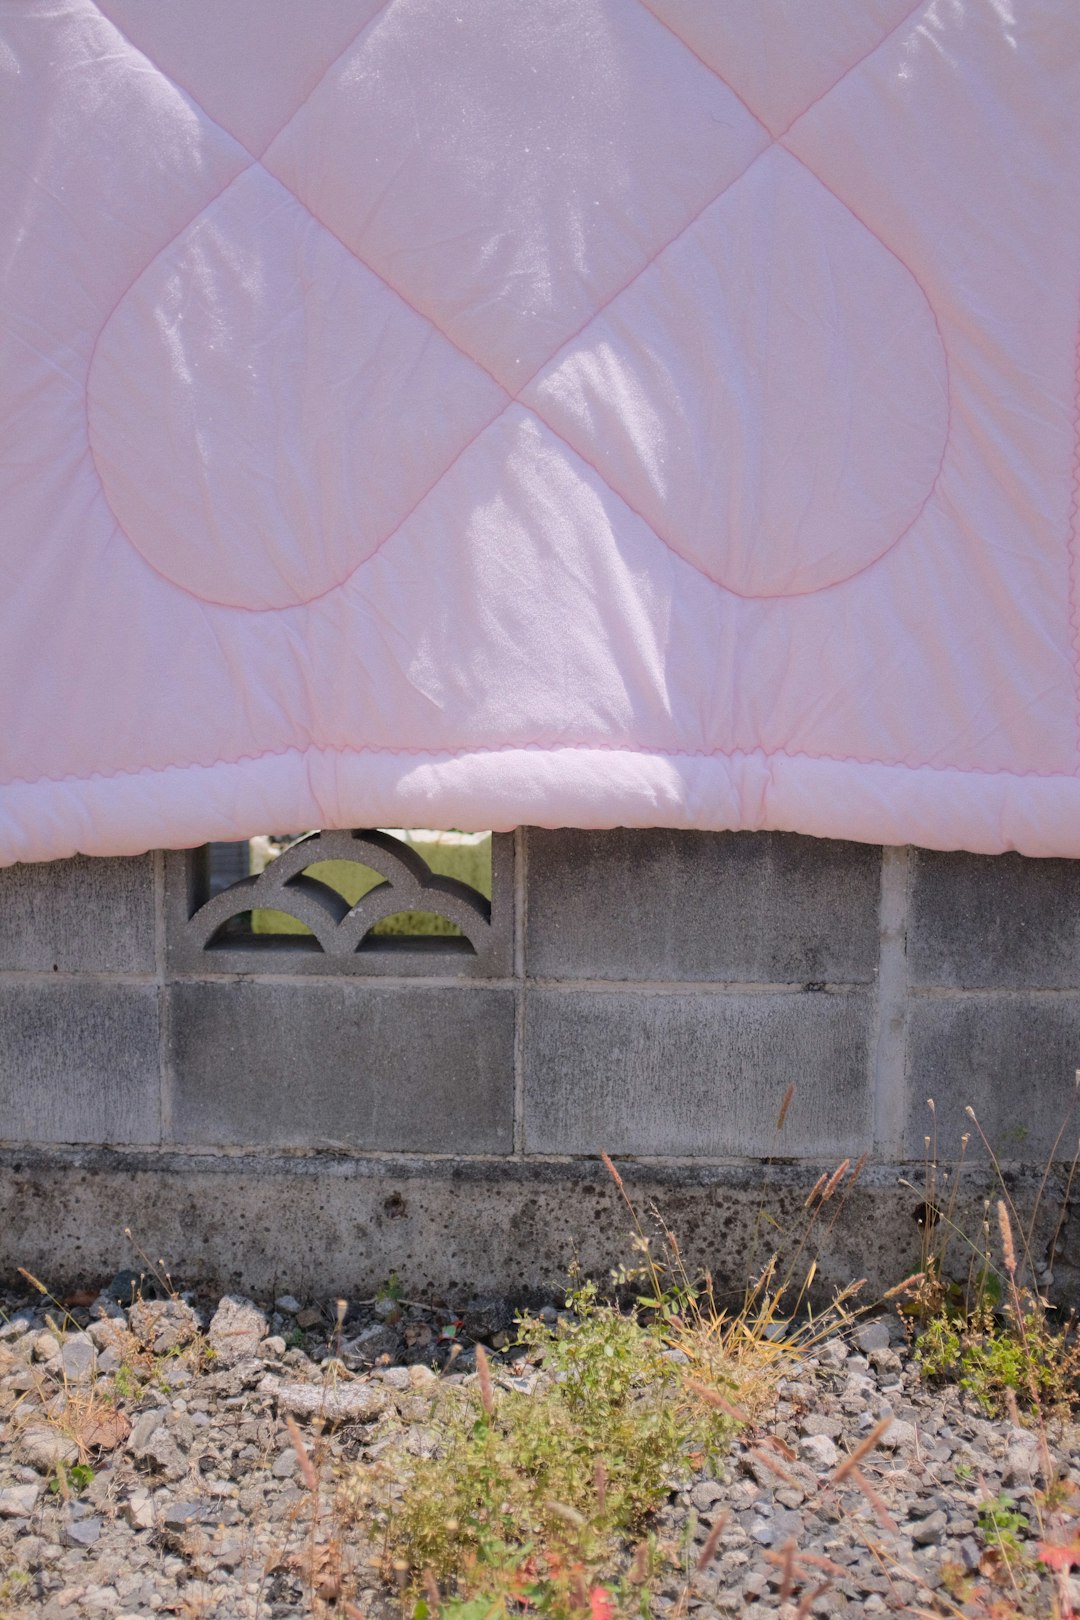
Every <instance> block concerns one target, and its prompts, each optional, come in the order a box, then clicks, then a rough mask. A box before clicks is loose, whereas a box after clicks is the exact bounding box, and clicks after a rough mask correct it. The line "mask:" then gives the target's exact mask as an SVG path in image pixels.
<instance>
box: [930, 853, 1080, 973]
mask: <svg viewBox="0 0 1080 1620" xmlns="http://www.w3.org/2000/svg"><path fill="white" fill-rule="evenodd" d="M908 963H909V970H910V974H911V980H912V983H914V984H917V985H941V986H943V987H945V988H950V989H951V988H956V989H969V988H970V989H983V988H985V989H1048V990H1073V989H1080V861H1052V860H1032V859H1029V858H1027V857H1025V856H1023V855H1011V854H1010V855H968V854H964V853H962V852H960V853H948V854H944V853H940V852H938V851H936V850H925V849H922V850H918V851H917V852H916V860H915V875H914V882H913V886H912V908H911V921H910V924H909V931H908Z"/></svg>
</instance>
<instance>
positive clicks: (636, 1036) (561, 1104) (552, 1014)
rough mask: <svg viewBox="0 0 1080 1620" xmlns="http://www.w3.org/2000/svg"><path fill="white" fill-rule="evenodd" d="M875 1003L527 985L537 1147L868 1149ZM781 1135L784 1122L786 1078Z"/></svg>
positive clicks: (685, 1153) (531, 1118) (800, 1152)
mask: <svg viewBox="0 0 1080 1620" xmlns="http://www.w3.org/2000/svg"><path fill="white" fill-rule="evenodd" d="M871 1021H872V997H871V996H870V994H869V993H867V992H865V991H849V992H842V993H829V992H817V993H808V994H801V995H800V994H798V993H784V992H768V991H766V992H761V993H758V994H737V993H732V994H716V995H698V994H693V993H688V994H650V995H641V994H635V993H628V992H614V991H612V992H609V991H571V990H557V989H544V990H531V991H530V992H529V994H528V1003H527V1012H526V1070H525V1088H526V1090H525V1141H526V1150H527V1151H528V1152H531V1153H598V1152H600V1151H601V1150H602V1149H603V1150H606V1151H608V1152H610V1153H633V1154H638V1155H642V1156H650V1157H652V1156H659V1155H662V1154H674V1155H678V1156H680V1157H688V1158H709V1157H724V1156H729V1155H748V1156H757V1155H779V1156H782V1157H784V1158H793V1159H805V1158H811V1157H813V1156H815V1155H822V1154H824V1155H838V1156H839V1155H841V1154H845V1153H857V1152H859V1151H861V1150H862V1149H863V1148H868V1147H869V1146H870V1129H871V1103H870V1089H869V1080H868V1055H869V1044H870V1027H871ZM792 1082H794V1084H795V1094H794V1098H793V1101H792V1103H791V1107H790V1109H789V1111H788V1115H787V1118H786V1120H785V1123H784V1127H783V1130H782V1131H777V1129H776V1120H777V1115H778V1113H779V1110H780V1107H781V1103H782V1101H783V1097H784V1093H785V1091H786V1089H787V1087H788V1085H789V1084H790V1083H792Z"/></svg>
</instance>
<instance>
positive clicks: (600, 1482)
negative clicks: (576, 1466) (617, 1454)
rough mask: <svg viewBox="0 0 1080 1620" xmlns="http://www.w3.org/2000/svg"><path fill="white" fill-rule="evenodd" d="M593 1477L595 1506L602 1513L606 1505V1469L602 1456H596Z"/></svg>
mask: <svg viewBox="0 0 1080 1620" xmlns="http://www.w3.org/2000/svg"><path fill="white" fill-rule="evenodd" d="M593 1478H594V1480H595V1483H596V1506H597V1508H598V1509H599V1511H600V1512H601V1513H603V1511H604V1509H605V1507H606V1506H607V1469H606V1468H605V1467H604V1459H603V1457H597V1459H596V1467H595V1469H594V1470H593Z"/></svg>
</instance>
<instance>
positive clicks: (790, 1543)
mask: <svg viewBox="0 0 1080 1620" xmlns="http://www.w3.org/2000/svg"><path fill="white" fill-rule="evenodd" d="M795 1551H796V1541H795V1537H794V1536H788V1538H787V1540H786V1541H785V1542H784V1545H783V1546H782V1547H781V1548H780V1594H779V1595H780V1602H781V1603H786V1602H787V1600H788V1598H789V1597H790V1596H791V1589H792V1587H793V1586H794V1585H795Z"/></svg>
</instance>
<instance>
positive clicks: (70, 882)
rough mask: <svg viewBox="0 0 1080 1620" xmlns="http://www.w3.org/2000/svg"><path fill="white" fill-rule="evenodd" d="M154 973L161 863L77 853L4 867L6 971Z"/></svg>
mask: <svg viewBox="0 0 1080 1620" xmlns="http://www.w3.org/2000/svg"><path fill="white" fill-rule="evenodd" d="M5 968H16V969H19V968H21V969H24V970H26V969H36V970H38V971H42V972H45V973H51V972H52V970H53V969H54V968H56V969H58V970H59V971H60V972H61V973H152V972H153V971H154V864H153V856H152V855H137V856H133V857H131V858H130V859H129V858H123V859H122V858H120V857H115V858H114V857H103V856H90V855H74V856H72V858H71V859H70V860H66V861H42V862H40V863H34V864H20V865H17V866H8V867H5V868H4V869H3V870H2V871H0V969H5Z"/></svg>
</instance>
